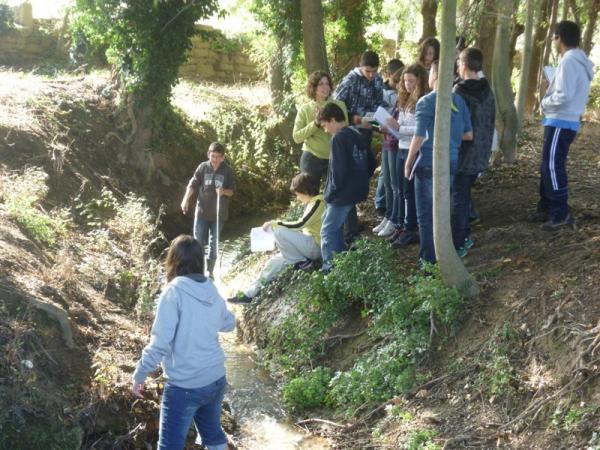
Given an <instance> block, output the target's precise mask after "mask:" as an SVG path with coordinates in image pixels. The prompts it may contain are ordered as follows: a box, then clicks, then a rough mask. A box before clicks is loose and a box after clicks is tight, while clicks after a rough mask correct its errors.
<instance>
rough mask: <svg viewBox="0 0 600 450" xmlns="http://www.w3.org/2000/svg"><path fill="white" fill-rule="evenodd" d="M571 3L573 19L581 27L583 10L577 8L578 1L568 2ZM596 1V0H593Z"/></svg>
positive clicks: (570, 0)
mask: <svg viewBox="0 0 600 450" xmlns="http://www.w3.org/2000/svg"><path fill="white" fill-rule="evenodd" d="M567 1H568V2H569V8H570V9H571V13H573V19H574V20H575V23H576V24H577V25H579V26H581V8H579V6H577V1H576V0H567ZM592 1H594V0H592Z"/></svg>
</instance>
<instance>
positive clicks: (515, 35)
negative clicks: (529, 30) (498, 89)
mask: <svg viewBox="0 0 600 450" xmlns="http://www.w3.org/2000/svg"><path fill="white" fill-rule="evenodd" d="M524 31H525V25H523V24H521V23H515V26H514V27H513V29H512V33H511V35H510V54H509V57H508V63H509V64H510V67H509V69H510V71H511V72H512V70H513V68H514V65H515V61H514V60H515V55H516V54H517V39H519V36H521V35H522V34H523V32H524Z"/></svg>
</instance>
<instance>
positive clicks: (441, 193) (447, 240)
mask: <svg viewBox="0 0 600 450" xmlns="http://www.w3.org/2000/svg"><path fill="white" fill-rule="evenodd" d="M441 25H442V35H441V55H440V66H439V70H438V72H439V78H438V90H437V99H436V105H435V126H434V131H433V136H434V138H433V241H434V245H435V254H436V258H437V261H438V264H439V267H440V271H441V273H442V278H443V279H444V283H445V284H446V285H447V286H452V287H455V288H458V289H460V290H461V292H462V293H463V294H464V295H466V296H468V297H474V296H476V295H477V294H478V292H479V289H478V287H477V283H476V282H475V280H474V279H473V277H472V276H471V275H470V274H469V272H468V271H467V269H466V268H465V266H464V264H463V262H462V260H461V259H460V258H459V257H458V255H457V253H456V250H455V248H454V244H453V242H452V229H451V226H450V154H449V153H448V148H449V146H450V120H451V114H452V112H451V108H450V106H451V103H452V82H453V80H454V60H455V56H456V53H455V50H454V47H455V36H456V0H444V2H443V4H442V24H441Z"/></svg>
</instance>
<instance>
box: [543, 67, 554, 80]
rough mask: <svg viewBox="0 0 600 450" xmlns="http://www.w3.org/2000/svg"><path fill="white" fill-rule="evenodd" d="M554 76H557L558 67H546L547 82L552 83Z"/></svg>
mask: <svg viewBox="0 0 600 450" xmlns="http://www.w3.org/2000/svg"><path fill="white" fill-rule="evenodd" d="M554 75H556V67H552V66H544V76H545V77H546V80H548V81H549V82H552V80H553V79H554Z"/></svg>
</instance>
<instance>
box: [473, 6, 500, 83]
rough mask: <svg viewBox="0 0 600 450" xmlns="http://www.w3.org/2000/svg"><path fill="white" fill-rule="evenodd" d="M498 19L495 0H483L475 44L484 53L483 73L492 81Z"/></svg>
mask: <svg viewBox="0 0 600 450" xmlns="http://www.w3.org/2000/svg"><path fill="white" fill-rule="evenodd" d="M496 20H497V13H496V2H495V0H483V10H482V12H481V17H480V18H479V26H478V28H477V41H476V43H475V46H476V47H478V48H479V50H481V52H482V53H483V73H484V74H485V76H486V77H488V79H489V80H490V81H492V71H491V67H492V59H493V57H494V42H495V39H496Z"/></svg>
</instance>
